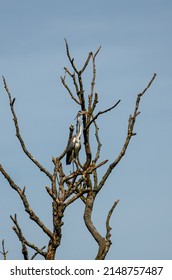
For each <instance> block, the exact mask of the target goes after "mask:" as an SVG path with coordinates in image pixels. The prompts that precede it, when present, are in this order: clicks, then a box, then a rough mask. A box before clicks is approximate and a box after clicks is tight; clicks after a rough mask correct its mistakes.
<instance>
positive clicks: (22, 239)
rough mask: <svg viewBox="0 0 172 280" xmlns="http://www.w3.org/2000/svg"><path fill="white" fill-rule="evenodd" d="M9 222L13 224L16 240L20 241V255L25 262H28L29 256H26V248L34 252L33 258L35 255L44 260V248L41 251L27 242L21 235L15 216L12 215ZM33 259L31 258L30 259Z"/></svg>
mask: <svg viewBox="0 0 172 280" xmlns="http://www.w3.org/2000/svg"><path fill="white" fill-rule="evenodd" d="M10 218H11V220H12V221H13V223H14V224H15V226H14V227H13V230H14V231H15V233H16V235H17V236H18V239H19V240H20V242H21V244H22V254H23V257H24V259H25V260H29V254H28V250H27V247H26V245H27V246H28V247H30V248H32V249H34V250H35V251H36V254H34V257H35V256H36V255H37V254H40V255H42V256H43V257H44V258H45V257H46V252H43V249H44V248H45V247H46V246H44V247H43V248H42V249H39V248H38V247H37V246H35V245H34V244H32V243H30V242H28V241H27V240H26V239H25V237H24V235H23V233H22V230H21V228H20V226H19V224H18V221H17V215H16V214H15V215H14V218H13V217H12V216H10ZM31 259H33V257H32V258H31Z"/></svg>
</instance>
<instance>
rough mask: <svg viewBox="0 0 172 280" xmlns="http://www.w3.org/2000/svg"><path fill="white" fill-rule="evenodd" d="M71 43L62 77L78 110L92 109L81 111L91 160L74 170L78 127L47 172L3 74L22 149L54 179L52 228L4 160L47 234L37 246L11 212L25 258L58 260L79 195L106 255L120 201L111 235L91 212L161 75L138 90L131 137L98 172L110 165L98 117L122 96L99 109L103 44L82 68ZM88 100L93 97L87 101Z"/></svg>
mask: <svg viewBox="0 0 172 280" xmlns="http://www.w3.org/2000/svg"><path fill="white" fill-rule="evenodd" d="M65 46H66V54H67V57H68V60H69V63H70V66H71V69H68V68H67V67H65V68H64V70H65V74H64V76H63V77H61V82H62V84H63V86H64V87H65V88H66V90H67V92H68V93H69V96H70V98H71V99H72V100H73V102H75V103H76V104H77V106H78V110H81V111H86V112H87V114H83V115H82V124H83V137H84V149H85V157H86V160H85V162H84V164H82V163H80V162H78V163H77V161H74V165H75V168H74V170H73V172H72V173H70V174H66V173H65V171H64V169H65V168H64V164H65V163H64V157H65V155H66V152H67V147H68V144H69V142H70V140H71V139H72V136H73V132H74V126H73V125H71V126H70V128H69V138H68V143H67V146H66V148H65V150H64V151H63V152H62V153H61V154H60V155H59V156H57V157H53V158H52V162H53V164H54V169H53V170H52V171H51V172H50V171H48V170H47V169H46V168H45V167H44V166H43V165H42V164H41V163H40V162H39V161H38V160H37V159H36V158H35V157H34V156H33V155H32V153H31V152H30V151H29V150H28V148H27V147H26V145H25V141H24V139H23V137H22V135H21V132H20V128H19V122H18V118H17V115H16V112H15V108H14V107H15V106H14V105H15V98H12V96H11V93H10V91H9V89H8V86H7V83H6V80H5V78H4V77H3V83H4V87H5V91H6V93H7V96H8V99H9V106H10V109H11V113H12V116H13V121H14V126H15V130H16V136H17V139H18V140H19V142H20V145H21V148H22V150H23V152H24V153H25V154H26V156H27V157H28V159H30V160H31V161H32V162H33V164H34V165H36V166H37V168H39V169H40V171H42V172H43V173H44V174H45V175H46V176H47V177H48V179H49V181H50V185H51V187H48V186H46V191H47V193H48V195H49V196H50V197H51V198H52V223H53V230H50V229H49V228H48V227H47V226H46V225H45V224H44V223H43V222H42V221H41V219H40V217H38V215H36V213H35V212H34V210H33V209H32V207H31V205H30V202H29V201H28V198H27V195H26V187H24V188H21V187H19V186H18V185H17V184H16V183H15V182H14V181H13V179H12V178H11V177H10V175H9V173H8V172H7V170H6V169H5V168H4V167H3V166H2V165H1V164H0V171H1V173H2V174H3V176H4V177H5V179H6V180H7V181H8V183H9V185H10V186H11V188H12V189H14V190H15V191H16V192H17V193H18V195H19V197H20V199H21V201H22V203H23V206H24V209H25V211H26V212H27V214H28V216H29V218H30V219H31V220H32V221H33V222H34V223H36V224H37V226H38V227H39V228H40V229H41V230H42V231H43V232H44V233H45V235H47V236H48V238H49V242H48V244H47V245H46V246H44V247H42V248H38V246H36V245H35V244H33V243H31V242H30V241H28V240H27V239H26V238H25V236H24V234H23V232H22V229H21V228H20V225H19V222H18V220H17V214H15V215H14V216H10V217H11V220H12V221H13V224H14V226H13V230H14V232H15V233H16V235H17V237H18V239H19V241H20V243H21V247H22V254H23V258H24V259H25V260H28V259H34V258H35V257H36V256H37V255H41V256H43V257H44V258H45V259H46V260H53V259H55V255H56V252H57V248H58V247H59V246H60V243H61V237H62V226H63V216H64V214H65V210H66V208H67V207H68V206H69V205H70V204H72V203H74V202H75V201H76V200H78V199H80V200H81V201H82V202H83V204H84V213H83V216H84V222H85V225H86V227H87V229H88V230H89V232H90V234H91V235H92V236H93V238H94V239H95V241H96V242H97V244H98V251H97V254H96V256H95V259H96V260H103V259H105V257H106V255H107V253H108V251H109V248H110V246H111V243H112V242H111V227H110V219H111V216H112V213H113V211H114V209H115V207H116V206H117V204H118V203H119V200H116V201H114V203H113V205H112V206H111V207H110V210H109V212H108V213H107V218H106V221H105V227H106V234H105V236H102V235H101V234H100V233H99V232H98V230H97V229H96V227H95V225H94V223H93V221H92V212H93V207H94V203H95V201H96V198H97V195H98V193H99V192H100V191H101V190H102V188H103V187H104V185H105V183H106V180H107V178H108V177H109V176H110V174H111V172H112V171H113V170H114V168H115V167H116V166H117V164H118V163H119V162H120V161H121V159H122V157H123V156H124V155H125V152H126V150H127V148H128V145H129V143H130V140H131V139H132V137H133V136H135V135H136V133H135V132H134V126H135V122H136V119H137V116H138V115H139V113H140V112H139V105H140V101H141V98H142V97H143V95H144V94H145V93H146V92H147V90H148V89H149V87H150V86H151V84H152V83H153V81H154V79H155V77H156V74H154V75H153V77H152V78H151V80H150V82H149V83H148V85H147V86H146V87H145V89H144V90H143V91H142V92H141V93H139V94H138V95H137V97H136V104H135V107H134V111H133V114H131V115H130V116H129V119H128V129H127V132H126V138H125V139H124V143H123V147H122V149H121V151H120V152H119V154H118V156H117V158H114V160H113V161H112V162H111V163H108V166H107V168H106V171H105V173H104V174H103V176H101V178H99V177H100V176H98V169H99V168H101V166H103V165H105V164H107V162H108V159H104V160H103V161H99V158H100V153H101V146H102V145H101V140H100V137H99V127H98V125H97V119H98V118H99V117H100V116H101V115H103V114H105V113H107V112H109V111H111V110H113V109H115V108H116V107H117V105H118V104H119V103H120V100H117V101H116V102H115V104H114V105H113V106H111V107H110V108H107V109H105V110H103V111H99V112H97V113H96V107H97V104H98V102H99V100H98V97H99V95H98V93H96V92H95V80H96V63H95V62H96V57H97V55H98V53H99V51H100V48H98V50H97V51H96V52H95V53H92V52H90V53H89V54H88V57H87V59H86V60H85V63H84V64H83V66H82V68H81V69H78V68H77V66H76V64H75V62H74V58H72V57H71V54H70V51H69V46H68V43H67V41H66V40H65ZM90 63H91V65H92V78H91V82H90V93H89V95H88V96H86V94H85V91H84V83H83V74H84V72H85V71H86V69H87V66H88V65H89V64H90ZM66 78H69V79H71V81H72V83H73V89H71V87H69V85H68V83H67V81H66ZM87 100H88V101H87ZM91 126H93V127H94V129H95V139H96V143H97V148H96V153H95V154H94V153H93V151H92V149H91V143H90V131H91V130H90V128H91ZM28 248H31V249H33V250H34V251H35V253H34V254H33V256H29V253H28ZM2 254H3V256H4V259H5V258H6V255H7V252H6V251H5V249H4V243H3V253H2Z"/></svg>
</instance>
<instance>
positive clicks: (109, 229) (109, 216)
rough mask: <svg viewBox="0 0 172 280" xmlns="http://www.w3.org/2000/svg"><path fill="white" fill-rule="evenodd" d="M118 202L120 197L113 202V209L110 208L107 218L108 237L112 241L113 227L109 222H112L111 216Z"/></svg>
mask: <svg viewBox="0 0 172 280" xmlns="http://www.w3.org/2000/svg"><path fill="white" fill-rule="evenodd" d="M118 203H119V199H118V200H116V201H115V202H114V203H113V205H112V207H111V209H110V210H109V212H108V215H107V219H106V239H107V240H109V241H110V237H111V234H110V231H111V229H112V228H111V227H110V225H109V222H110V218H111V216H112V213H113V211H114V209H115V207H116V206H117V204H118Z"/></svg>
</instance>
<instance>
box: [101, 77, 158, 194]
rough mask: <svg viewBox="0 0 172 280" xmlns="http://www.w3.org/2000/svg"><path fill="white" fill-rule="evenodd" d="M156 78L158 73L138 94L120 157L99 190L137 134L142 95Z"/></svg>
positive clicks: (109, 170)
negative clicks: (136, 127) (136, 124)
mask: <svg viewBox="0 0 172 280" xmlns="http://www.w3.org/2000/svg"><path fill="white" fill-rule="evenodd" d="M155 78H156V74H154V75H153V77H152V79H151V80H150V82H149V83H148V85H147V86H146V88H145V89H144V90H143V91H142V92H141V93H139V94H138V96H137V99H136V105H135V108H134V113H133V116H132V115H130V117H129V120H128V131H127V136H126V139H125V142H124V145H123V147H122V150H121V152H120V153H119V155H118V157H117V158H116V159H115V161H113V162H112V163H111V164H110V165H109V167H108V169H107V171H106V173H105V174H104V176H103V177H102V180H101V181H100V183H99V185H98V188H97V191H100V189H101V188H102V187H103V185H104V184H105V182H106V180H107V178H108V177H109V175H110V173H111V172H112V170H113V169H114V168H115V166H116V165H117V164H118V163H119V162H120V161H121V159H122V157H123V156H124V155H125V152H126V150H127V148H128V145H129V143H130V140H131V138H132V136H135V135H136V134H135V133H134V132H133V130H134V125H135V122H136V118H137V116H138V115H139V113H140V112H138V109H139V105H140V101H141V97H142V96H143V95H144V94H145V92H146V91H147V90H148V88H149V87H150V86H151V84H152V83H153V81H154V79H155Z"/></svg>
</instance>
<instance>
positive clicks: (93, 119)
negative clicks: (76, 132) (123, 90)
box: [86, 100, 121, 129]
mask: <svg viewBox="0 0 172 280" xmlns="http://www.w3.org/2000/svg"><path fill="white" fill-rule="evenodd" d="M120 101H121V100H118V102H116V103H115V105H113V106H112V107H110V108H108V109H106V110H104V111H99V112H98V113H97V115H95V117H93V118H92V120H91V121H90V123H88V124H87V126H86V129H88V128H89V126H90V125H91V124H92V122H94V121H95V120H96V119H97V118H98V116H99V115H101V114H104V113H107V112H109V111H111V110H112V109H114V108H115V107H116V106H117V105H118V104H119V102H120Z"/></svg>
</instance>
